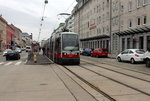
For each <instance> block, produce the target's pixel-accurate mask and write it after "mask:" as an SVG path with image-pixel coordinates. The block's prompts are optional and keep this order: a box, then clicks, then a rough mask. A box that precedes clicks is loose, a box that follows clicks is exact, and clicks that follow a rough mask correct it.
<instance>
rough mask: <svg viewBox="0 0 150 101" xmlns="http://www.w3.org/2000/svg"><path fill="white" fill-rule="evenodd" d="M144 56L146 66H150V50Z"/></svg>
mask: <svg viewBox="0 0 150 101" xmlns="http://www.w3.org/2000/svg"><path fill="white" fill-rule="evenodd" d="M143 58H144V62H145V65H146V67H150V50H148V51H146V52H145V53H144V56H143Z"/></svg>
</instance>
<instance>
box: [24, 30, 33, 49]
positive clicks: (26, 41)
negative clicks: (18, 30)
mask: <svg viewBox="0 0 150 101" xmlns="http://www.w3.org/2000/svg"><path fill="white" fill-rule="evenodd" d="M31 43H32V34H31V35H29V34H28V33H22V47H26V46H31Z"/></svg>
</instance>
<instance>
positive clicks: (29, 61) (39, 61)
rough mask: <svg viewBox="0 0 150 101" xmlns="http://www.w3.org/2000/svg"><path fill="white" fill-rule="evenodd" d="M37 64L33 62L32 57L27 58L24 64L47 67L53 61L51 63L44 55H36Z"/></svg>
mask: <svg viewBox="0 0 150 101" xmlns="http://www.w3.org/2000/svg"><path fill="white" fill-rule="evenodd" d="M36 56H37V62H36V63H35V62H34V59H33V56H29V57H28V59H27V62H26V64H27V65H47V64H52V63H53V61H51V60H50V59H49V58H47V57H46V56H45V55H42V54H41V53H40V54H37V55H36Z"/></svg>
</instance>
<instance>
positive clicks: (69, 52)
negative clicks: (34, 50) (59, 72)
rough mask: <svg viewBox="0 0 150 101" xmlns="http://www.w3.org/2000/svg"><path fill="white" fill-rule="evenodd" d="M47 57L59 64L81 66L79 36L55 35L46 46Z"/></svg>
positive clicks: (64, 33)
mask: <svg viewBox="0 0 150 101" xmlns="http://www.w3.org/2000/svg"><path fill="white" fill-rule="evenodd" d="M45 49H46V53H47V54H46V55H47V56H48V57H49V58H50V59H51V60H53V61H54V62H55V63H58V64H80V51H79V35H78V34H76V33H73V32H57V33H53V34H52V35H51V37H50V39H48V40H47V43H46V44H45Z"/></svg>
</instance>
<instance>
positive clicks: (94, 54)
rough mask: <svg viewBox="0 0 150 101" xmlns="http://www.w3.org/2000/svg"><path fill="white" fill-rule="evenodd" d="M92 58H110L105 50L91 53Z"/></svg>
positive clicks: (96, 50)
mask: <svg viewBox="0 0 150 101" xmlns="http://www.w3.org/2000/svg"><path fill="white" fill-rule="evenodd" d="M91 56H96V57H107V56H108V50H107V49H105V48H96V49H95V50H94V51H92V52H91Z"/></svg>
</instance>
